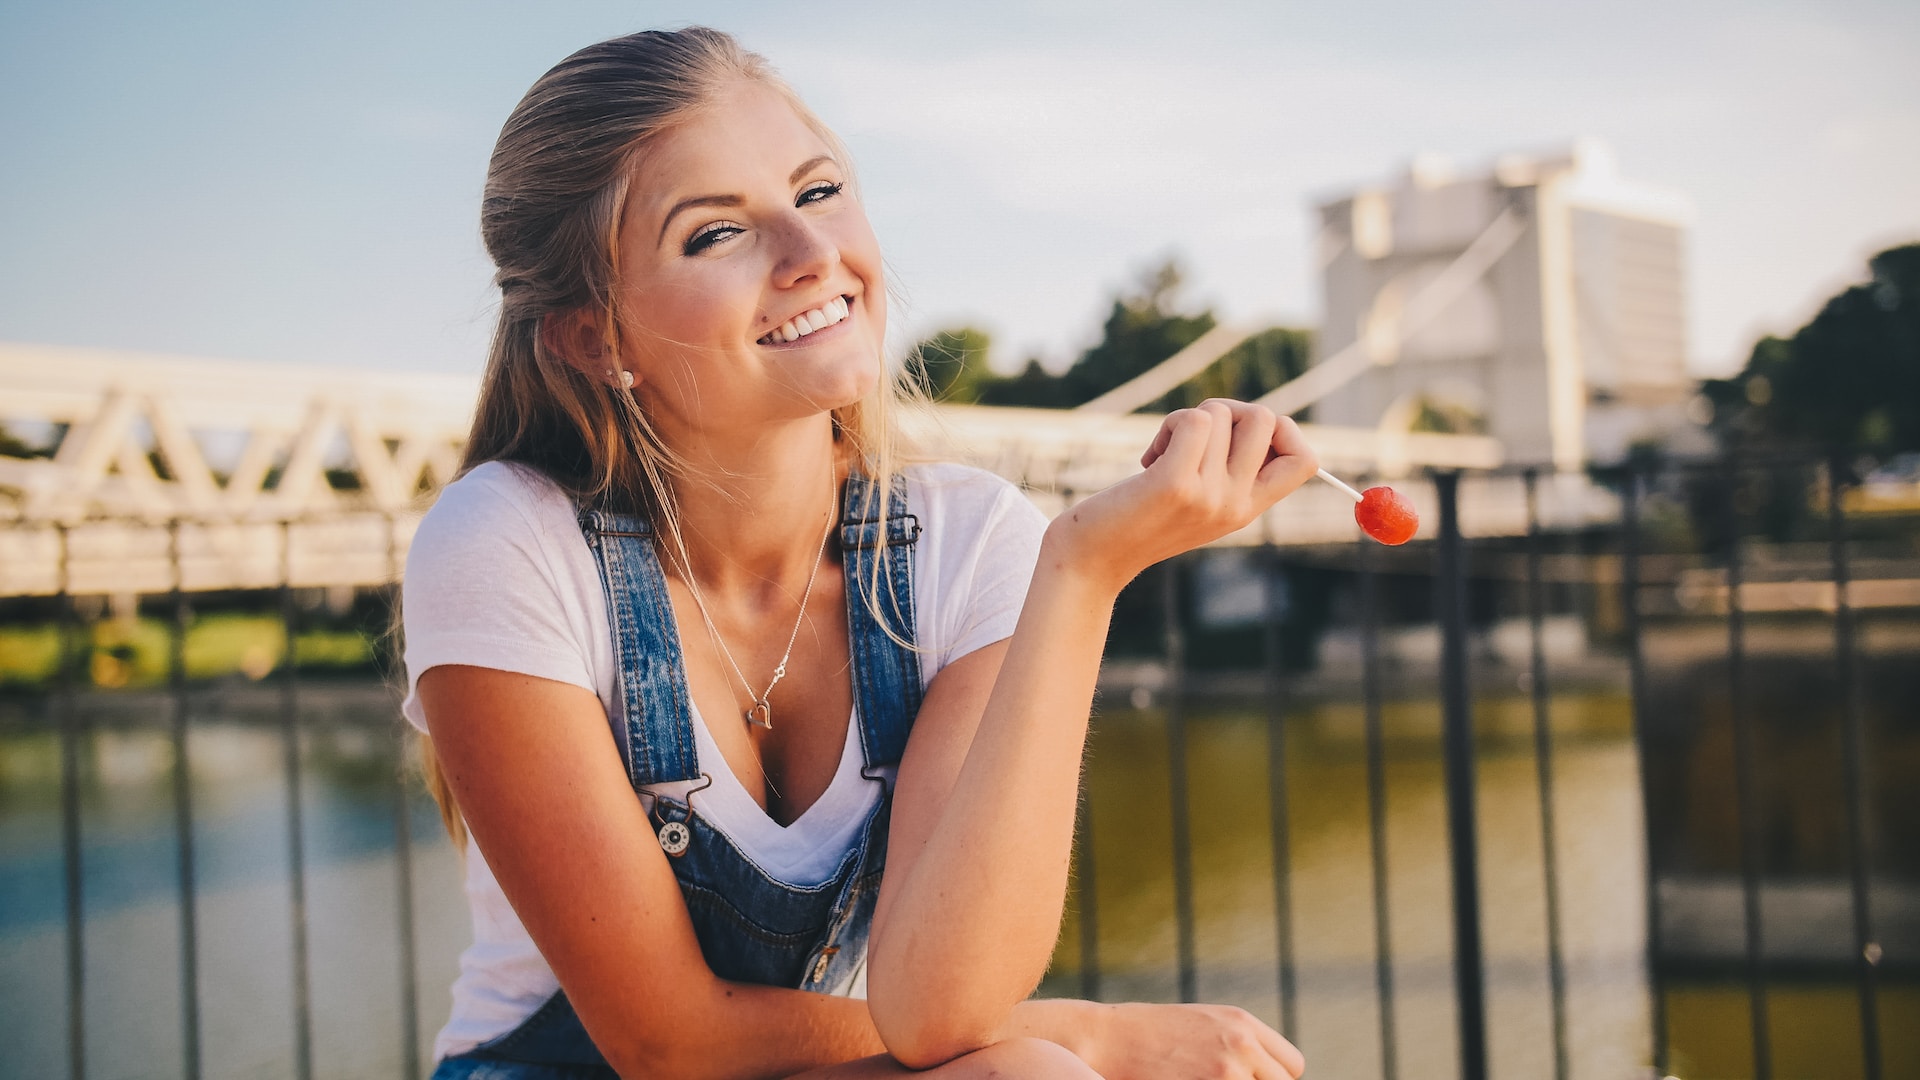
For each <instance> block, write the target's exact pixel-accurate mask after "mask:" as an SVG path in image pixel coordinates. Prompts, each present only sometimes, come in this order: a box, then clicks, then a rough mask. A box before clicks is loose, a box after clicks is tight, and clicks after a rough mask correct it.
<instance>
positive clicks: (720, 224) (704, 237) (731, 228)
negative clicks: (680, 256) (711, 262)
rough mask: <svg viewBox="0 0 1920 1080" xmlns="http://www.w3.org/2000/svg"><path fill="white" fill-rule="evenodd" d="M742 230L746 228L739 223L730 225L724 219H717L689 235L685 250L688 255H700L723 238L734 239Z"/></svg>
mask: <svg viewBox="0 0 1920 1080" xmlns="http://www.w3.org/2000/svg"><path fill="white" fill-rule="evenodd" d="M742 231H744V230H742V229H741V228H740V227H739V226H738V225H729V224H727V223H726V222H724V221H716V222H714V223H713V224H711V225H705V226H702V227H701V228H700V231H698V232H696V233H694V234H693V235H692V236H689V237H687V245H686V247H685V248H684V249H683V252H684V254H687V255H698V254H700V253H701V252H703V251H705V250H707V249H708V248H710V247H712V246H714V245H715V244H718V243H720V242H721V241H723V240H730V239H732V238H733V237H734V236H735V235H737V234H739V233H740V232H742Z"/></svg>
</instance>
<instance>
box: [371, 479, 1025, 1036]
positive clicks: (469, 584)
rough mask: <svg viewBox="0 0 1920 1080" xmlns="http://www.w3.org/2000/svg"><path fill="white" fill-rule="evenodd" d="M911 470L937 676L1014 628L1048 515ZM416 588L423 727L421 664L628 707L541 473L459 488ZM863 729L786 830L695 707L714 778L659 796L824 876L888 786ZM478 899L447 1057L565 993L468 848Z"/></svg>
mask: <svg viewBox="0 0 1920 1080" xmlns="http://www.w3.org/2000/svg"><path fill="white" fill-rule="evenodd" d="M904 475H905V477H906V480H907V504H908V509H909V510H910V511H911V512H912V513H914V514H915V515H917V516H918V517H919V520H920V525H921V529H922V531H921V534H920V538H919V541H918V542H917V543H916V545H915V551H914V578H913V588H914V596H913V603H914V616H915V628H914V630H915V640H916V641H917V642H918V643H919V644H920V645H921V647H923V648H924V649H926V650H927V651H926V652H923V653H922V654H921V656H920V670H921V676H922V679H923V681H929V680H931V679H932V678H933V676H934V675H935V674H937V673H938V672H939V671H940V669H941V668H943V667H945V666H946V665H947V664H948V663H950V662H952V661H953V660H954V659H956V658H958V657H961V656H964V655H966V654H967V653H970V652H972V651H974V650H975V649H978V648H980V647H981V646H983V645H988V644H991V643H993V642H995V641H1000V640H1002V639H1004V638H1007V637H1009V636H1011V635H1012V634H1013V628H1014V623H1015V622H1016V621H1017V619H1018V618H1019V614H1020V607H1021V604H1022V603H1023V602H1024V601H1025V598H1026V591H1027V584H1028V582H1029V580H1030V578H1031V577H1032V574H1033V566H1034V562H1035V559H1036V558H1037V557H1038V554H1039V547H1040V537H1041V534H1042V533H1043V532H1044V531H1045V529H1046V518H1045V516H1044V515H1042V514H1041V513H1040V511H1039V510H1037V509H1036V508H1035V507H1034V506H1033V504H1032V503H1030V502H1028V501H1027V499H1026V498H1025V497H1024V496H1022V495H1021V494H1020V492H1019V490H1018V489H1016V488H1015V487H1013V485H1011V484H1009V483H1007V482H1006V481H1005V480H1002V479H1000V478H999V477H997V476H995V475H993V474H992V473H988V472H984V471H981V470H979V469H973V468H968V467H965V466H960V465H923V466H912V467H909V468H908V469H906V470H904ZM404 590H405V592H404V605H403V608H402V610H403V613H404V619H405V625H406V663H407V698H406V702H405V704H404V705H403V706H402V712H403V713H404V714H405V715H406V718H407V720H408V721H410V722H411V723H412V724H413V725H414V726H415V727H417V728H420V729H421V730H422V731H424V730H426V716H425V713H424V711H423V710H422V709H421V706H420V699H419V695H418V694H417V693H416V692H415V686H416V684H417V683H418V682H419V679H420V674H421V673H422V672H424V671H426V670H428V669H429V668H433V667H436V666H438V665H441V664H465V665H470V666H474V667H487V668H497V669H499V670H502V671H513V672H519V673H522V674H527V675H534V676H538V677H540V678H544V679H552V680H554V681H556V682H563V683H568V684H571V685H574V686H579V687H583V688H585V689H588V690H591V691H593V692H594V693H595V694H597V695H598V696H599V698H600V702H601V704H602V705H603V706H605V707H606V709H607V714H608V716H609V717H618V716H620V711H621V703H620V694H619V687H618V678H619V664H618V662H617V661H616V660H615V659H614V653H613V634H612V630H611V629H610V626H609V623H608V616H607V601H606V595H605V592H604V591H603V588H602V585H601V581H600V573H599V569H598V567H597V565H596V562H595V560H594V556H593V553H592V551H591V550H590V549H589V548H588V547H587V543H586V539H585V538H584V537H583V536H582V534H581V531H580V525H579V521H578V515H577V510H576V507H575V505H574V502H573V499H572V497H571V496H569V495H568V494H567V493H566V492H564V491H563V490H561V489H560V488H559V487H557V486H556V485H554V484H553V483H552V482H551V481H549V480H548V479H546V478H545V477H544V476H542V475H541V474H540V473H539V472H537V471H535V470H533V469H531V468H528V467H525V466H520V465H510V464H505V463H501V462H489V463H487V464H484V465H481V466H479V467H478V468H476V469H474V470H473V471H472V472H469V473H468V474H466V475H465V476H463V477H461V478H460V479H458V480H456V481H454V482H453V483H452V484H449V485H447V488H446V490H444V491H443V492H441V494H440V499H439V501H438V502H436V503H435V504H434V506H433V509H432V510H431V511H429V512H428V513H427V516H426V518H425V519H424V520H422V521H421V523H420V529H419V532H418V533H417V534H416V535H415V536H414V540H413V546H412V549H411V550H410V552H409V553H408V555H407V574H406V579H405V585H404ZM855 720H856V721H857V718H855ZM857 731H858V724H857V722H849V723H848V725H847V742H846V745H845V746H844V748H843V749H842V752H841V760H840V767H839V770H838V771H837V772H836V773H835V774H834V778H833V780H832V782H831V783H830V784H829V786H828V788H827V790H826V792H825V793H824V794H823V795H821V797H820V798H819V800H818V801H816V802H815V803H814V804H813V805H812V806H810V807H808V808H807V812H806V813H804V814H802V815H801V816H800V817H799V818H798V819H796V820H795V821H793V822H792V823H791V824H789V825H786V826H781V825H780V824H778V823H777V822H775V821H774V820H773V819H772V818H770V817H768V816H767V814H766V812H765V811H763V810H761V809H760V806H759V804H757V803H755V802H754V801H753V798H752V796H751V795H749V794H748V793H747V791H746V789H745V788H744V787H742V786H741V784H740V781H739V779H738V778H737V777H735V776H734V774H733V771H732V770H731V769H730V768H729V767H728V766H727V763H726V762H725V760H723V759H722V757H721V755H720V751H719V748H718V746H717V744H715V742H714V741H713V736H712V734H711V733H710V732H709V731H708V729H707V726H706V723H705V720H704V719H703V718H702V717H701V716H700V714H699V711H698V710H697V709H696V710H694V735H695V739H696V742H697V744H698V754H699V764H700V769H701V771H702V772H704V773H706V774H707V775H708V776H710V777H711V778H712V780H713V783H712V785H711V786H708V787H706V788H704V789H702V790H699V791H695V792H693V793H692V794H691V795H686V792H687V791H688V789H689V788H692V787H693V786H695V785H694V784H677V785H659V786H658V788H657V790H659V791H661V792H663V793H667V794H673V795H682V796H685V797H687V798H688V799H689V801H690V803H691V805H692V806H693V808H694V809H695V810H697V811H699V813H700V815H701V816H702V817H703V818H704V819H706V820H707V821H708V822H709V823H710V824H712V825H713V826H714V827H715V828H717V829H719V830H720V831H721V832H723V833H725V834H726V835H727V836H728V837H730V838H731V839H732V840H733V842H734V843H735V844H736V845H738V846H739V847H740V848H741V850H742V851H743V852H745V853H746V854H747V855H748V856H750V857H751V858H753V860H754V861H755V862H757V863H758V864H759V865H760V866H762V867H763V868H765V869H767V870H768V872H769V873H772V874H773V875H774V876H776V877H779V878H781V879H783V880H786V881H789V882H791V883H793V884H797V885H810V884H817V883H819V882H820V881H824V880H826V879H827V878H829V877H831V876H832V873H833V869H834V868H835V867H836V866H837V865H838V863H839V860H840V858H841V857H842V856H843V855H844V854H845V853H846V851H847V850H848V848H850V847H851V846H852V844H853V842H854V837H855V834H856V833H857V832H858V831H859V827H860V824H861V823H862V822H863V821H864V820H865V819H866V816H867V812H868V811H869V810H870V809H871V808H872V806H873V805H874V803H875V802H876V801H877V800H878V799H879V798H880V786H879V785H877V784H873V783H870V782H868V781H866V780H864V779H862V778H861V776H860V767H861V755H860V745H859V735H858V733H857ZM466 893H467V903H468V907H469V909H470V910H471V912H472V915H473V944H472V945H471V946H469V947H468V948H467V950H466V951H465V952H463V953H462V954H461V956H460V974H459V976H458V977H457V978H456V979H455V980H454V984H453V1013H452V1017H451V1018H450V1019H449V1020H448V1022H447V1026H446V1027H445V1028H444V1029H442V1030H441V1032H440V1036H439V1038H438V1039H437V1040H435V1042H434V1055H435V1056H436V1057H444V1056H446V1055H448V1054H457V1053H461V1052H463V1051H466V1050H470V1049H472V1048H473V1047H475V1046H477V1045H479V1044H480V1043H482V1042H485V1041H487V1040H488V1039H492V1038H495V1037H497V1036H500V1035H503V1034H505V1033H507V1032H508V1031H511V1030H512V1029H513V1028H514V1027H516V1026H517V1025H519V1024H520V1022H521V1021H523V1020H525V1019H526V1018H527V1017H528V1016H530V1015H532V1014H533V1012H534V1010H536V1009H538V1008H539V1007H540V1006H541V1005H542V1004H544V1003H545V1002H546V1001H547V999H548V998H550V997H552V996H553V994H554V992H555V991H557V990H558V989H559V988H560V984H559V981H558V980H557V979H555V978H554V975H553V971H552V969H551V968H549V967H548V966H547V962H546V960H545V959H544V958H543V957H541V955H540V952H539V950H538V949H536V948H535V947H534V944H533V940H532V938H530V937H529V936H528V935H527V931H526V927H525V926H523V925H522V924H521V922H520V919H519V917H518V916H517V915H515V914H514V911H513V908H512V907H511V906H510V905H509V904H508V903H507V899H506V896H505V895H504V894H503V893H502V892H501V891H500V885H499V883H498V882H497V881H496V880H495V879H494V876H493V872H492V870H491V869H489V868H488V866H487V862H486V859H485V858H484V857H483V856H482V855H481V853H480V850H479V848H478V847H477V846H475V845H474V844H473V843H472V842H471V841H469V843H468V848H467V859H466ZM862 974H863V975H864V972H863V973H862ZM858 981H859V982H864V979H860V980H858ZM860 989H861V988H860V987H859V986H858V985H857V984H856V985H849V986H847V987H842V988H841V990H842V991H844V992H855V993H857V992H860Z"/></svg>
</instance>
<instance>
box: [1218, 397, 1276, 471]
mask: <svg viewBox="0 0 1920 1080" xmlns="http://www.w3.org/2000/svg"><path fill="white" fill-rule="evenodd" d="M1215 402H1218V403H1219V404H1220V405H1222V406H1223V407H1225V408H1226V409H1227V410H1228V415H1229V416H1230V417H1231V419H1232V423H1233V441H1232V446H1231V448H1230V449H1229V450H1228V453H1227V472H1228V473H1229V474H1230V475H1231V476H1232V477H1233V478H1234V480H1235V481H1237V482H1238V483H1239V484H1241V485H1251V484H1252V483H1253V482H1254V478H1255V477H1256V476H1257V475H1258V474H1259V472H1260V468H1261V466H1263V465H1265V464H1266V463H1267V458H1268V457H1269V456H1270V454H1269V452H1270V450H1271V449H1272V446H1273V429H1274V425H1275V424H1276V423H1278V422H1279V421H1278V419H1277V418H1276V417H1275V416H1274V415H1273V410H1272V409H1269V408H1267V407H1266V406H1265V405H1255V404H1251V403H1249V402H1245V401H1226V400H1224V399H1214V400H1213V401H1209V402H1208V403H1207V404H1209V405H1211V404H1214V403H1215Z"/></svg>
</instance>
